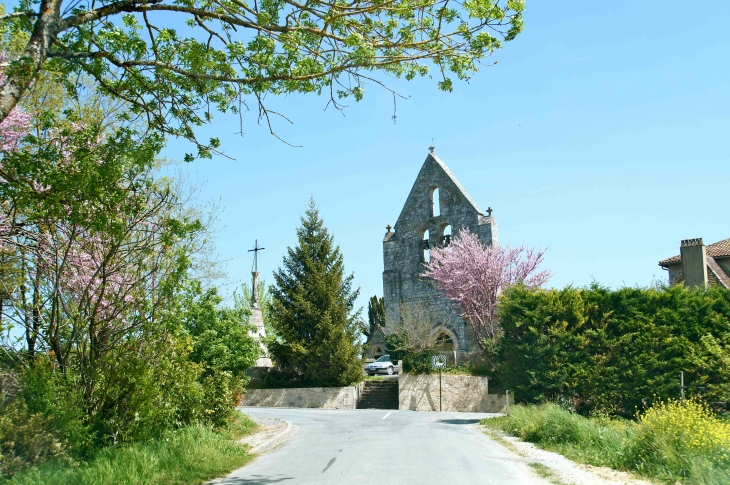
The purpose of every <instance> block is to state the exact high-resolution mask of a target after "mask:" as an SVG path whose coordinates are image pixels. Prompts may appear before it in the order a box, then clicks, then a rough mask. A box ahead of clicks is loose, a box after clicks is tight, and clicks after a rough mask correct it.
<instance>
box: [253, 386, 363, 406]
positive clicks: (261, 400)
mask: <svg viewBox="0 0 730 485" xmlns="http://www.w3.org/2000/svg"><path fill="white" fill-rule="evenodd" d="M360 392H362V384H360V385H358V386H351V387H307V388H292V389H249V390H247V391H246V394H245V395H244V396H243V400H242V401H241V406H254V407H279V408H321V409H355V406H356V405H357V401H358V400H359V396H360Z"/></svg>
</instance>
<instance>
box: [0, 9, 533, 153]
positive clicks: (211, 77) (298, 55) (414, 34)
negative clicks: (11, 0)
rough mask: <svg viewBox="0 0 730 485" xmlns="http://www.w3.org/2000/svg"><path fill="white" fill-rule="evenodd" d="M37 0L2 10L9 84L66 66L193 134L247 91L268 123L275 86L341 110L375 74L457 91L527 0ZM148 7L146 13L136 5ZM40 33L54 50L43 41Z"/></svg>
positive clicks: (512, 26)
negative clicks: (48, 5)
mask: <svg viewBox="0 0 730 485" xmlns="http://www.w3.org/2000/svg"><path fill="white" fill-rule="evenodd" d="M40 5H41V4H40V3H38V2H34V1H31V0H23V1H20V2H19V5H18V6H17V7H16V12H23V13H19V14H18V15H16V16H13V17H11V18H3V19H2V20H0V28H3V29H4V31H5V32H6V33H8V32H12V34H13V36H14V37H15V41H14V42H12V43H11V44H13V45H14V46H15V47H14V48H13V49H12V50H11V52H12V53H13V54H15V55H16V58H15V59H13V61H14V62H12V64H11V65H10V66H8V68H7V71H6V72H7V74H8V76H9V78H10V83H11V85H12V88H11V90H14V89H17V91H18V92H19V93H23V91H25V90H26V89H27V88H28V86H30V85H31V83H32V80H33V79H35V78H36V77H37V76H38V74H39V70H57V71H60V72H62V73H63V74H64V75H65V77H66V79H67V84H68V86H69V89H71V90H72V91H73V90H75V89H76V86H75V85H74V80H75V79H77V78H78V75H79V74H82V75H85V76H88V77H90V78H91V79H93V80H94V82H95V83H96V84H97V86H99V88H100V89H102V90H103V91H104V92H105V93H107V94H109V95H111V96H114V97H117V98H119V99H123V100H126V101H127V102H128V103H129V105H130V111H129V112H127V113H124V116H126V117H127V118H128V119H133V118H143V119H145V120H146V122H147V123H148V124H149V125H150V126H151V128H152V129H153V130H155V131H157V132H160V133H169V134H173V135H175V136H181V137H185V138H188V139H193V140H194V139H195V136H194V133H193V129H194V128H195V127H197V126H199V125H201V124H203V123H208V122H210V120H211V119H212V115H211V111H213V110H211V109H210V108H211V106H212V107H213V108H217V109H218V110H219V111H221V112H226V111H233V112H238V111H239V110H240V108H241V103H242V102H243V103H245V101H246V99H248V100H249V101H250V102H252V103H253V104H254V105H257V106H258V108H259V113H260V114H259V116H260V118H262V119H263V120H264V121H265V122H269V111H268V110H267V109H266V107H265V104H264V103H265V99H266V95H267V94H273V95H281V94H289V93H317V94H322V93H325V95H326V96H328V97H329V98H330V102H331V103H333V104H334V106H335V107H336V108H338V109H343V108H344V106H343V105H342V104H340V103H341V102H342V99H344V98H349V97H352V98H354V99H355V100H356V101H359V100H361V99H362V98H363V95H364V93H365V84H367V83H368V81H371V80H374V81H375V82H376V83H377V84H380V83H381V82H382V80H378V78H377V73H381V74H382V75H384V76H395V77H398V78H405V79H406V80H411V79H414V78H416V77H423V76H429V73H430V71H431V70H433V71H434V73H435V74H434V75H435V77H436V80H437V85H438V87H439V88H440V89H442V90H444V91H451V90H452V89H453V85H454V81H453V80H452V79H451V77H450V76H454V77H455V78H456V79H459V80H468V79H469V77H470V76H471V75H472V74H473V73H476V72H477V71H478V69H479V65H480V64H482V63H483V62H484V60H485V59H486V58H487V57H489V56H490V55H491V54H492V53H493V52H494V51H495V50H497V49H500V48H501V47H502V44H503V41H510V40H512V39H514V38H515V36H516V35H517V34H518V33H519V32H521V30H522V27H523V23H522V12H523V10H524V2H523V1H521V0H508V1H494V0H470V1H467V2H464V3H462V4H460V5H459V6H458V7H457V6H456V5H455V4H448V3H447V2H443V1H429V2H412V1H409V0H397V1H394V2H388V3H384V2H380V1H366V2H362V1H357V2H354V1H351V2H330V1H321V2H318V3H317V5H316V6H312V5H300V4H296V3H291V2H283V1H266V2H259V3H256V2H254V3H251V4H248V3H242V2H231V1H225V2H222V3H210V2H207V1H203V0H189V1H185V2H176V1H167V0H165V1H156V2H152V3H150V2H143V1H140V0H132V1H130V2H126V3H125V2H123V3H119V2H115V3H111V4H109V5H106V6H98V5H96V6H95V5H94V4H91V6H90V7H89V6H78V8H73V9H68V10H66V11H64V12H63V13H62V14H61V15H60V17H61V19H59V18H58V15H59V13H58V12H56V9H46V10H41V7H40ZM86 9H88V10H89V11H86V12H85V11H84V10H86ZM140 11H144V14H145V15H144V17H142V16H140V15H139V14H133V13H129V12H140ZM176 20H177V21H176ZM51 26H52V27H51ZM179 27H183V28H179ZM32 32H36V35H34V36H32V35H31V33H32ZM40 38H43V39H46V40H45V41H44V42H45V44H44V45H47V46H48V50H47V49H45V48H44V49H41V48H40V47H39V46H38V42H39V39H40ZM323 45H326V46H327V47H326V48H324V49H323V48H322V46H323ZM46 56H48V57H46ZM41 72H42V71H41ZM374 76H375V78H374V79H373V77H374ZM8 98H9V97H8V96H6V97H2V98H0V108H2V109H5V106H8V108H7V109H8V111H9V109H10V108H11V107H12V105H13V104H14V103H12V102H11V99H8ZM5 115H6V113H3V115H2V117H0V119H2V118H4V116H5ZM218 147H219V140H218V139H216V138H212V139H210V141H208V142H206V143H200V144H199V145H198V148H199V152H198V154H199V156H203V157H210V156H211V155H212V154H213V153H215V152H216V150H217V148H218Z"/></svg>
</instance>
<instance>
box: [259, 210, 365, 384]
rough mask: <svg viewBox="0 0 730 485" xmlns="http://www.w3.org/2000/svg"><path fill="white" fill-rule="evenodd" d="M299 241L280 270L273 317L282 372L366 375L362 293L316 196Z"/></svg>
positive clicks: (336, 379)
mask: <svg viewBox="0 0 730 485" xmlns="http://www.w3.org/2000/svg"><path fill="white" fill-rule="evenodd" d="M297 238H298V240H299V243H298V245H297V247H295V248H293V249H292V248H291V247H290V248H287V256H285V257H284V264H283V268H279V269H278V270H277V272H276V273H274V280H275V282H276V285H275V286H274V289H273V295H272V296H273V299H272V300H273V301H272V306H271V322H272V325H273V326H274V328H275V329H276V332H277V335H278V338H277V341H276V342H274V343H272V344H271V345H270V347H269V351H270V352H271V354H272V356H273V357H274V360H275V361H276V363H277V365H278V367H279V369H280V371H281V373H282V377H284V378H286V379H290V380H293V381H296V382H298V383H301V384H305V385H322V386H345V385H348V384H351V383H353V382H357V381H359V380H361V379H362V375H363V369H362V361H361V360H360V353H361V345H360V344H359V343H358V334H359V330H360V324H359V323H358V319H359V313H360V312H359V311H354V305H355V300H356V298H357V296H358V294H359V293H360V290H359V288H358V289H353V287H352V280H353V275H352V274H350V275H349V276H345V266H344V262H343V260H342V254H341V253H340V248H339V246H336V245H335V244H334V238H333V236H332V235H331V234H330V233H329V232H328V231H327V228H326V227H325V225H324V221H323V220H322V219H321V218H320V216H319V210H318V208H317V205H316V204H315V202H314V200H312V199H310V201H309V206H308V207H307V210H306V212H305V215H304V216H302V217H301V226H300V227H298V228H297Z"/></svg>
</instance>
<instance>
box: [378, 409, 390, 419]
mask: <svg viewBox="0 0 730 485" xmlns="http://www.w3.org/2000/svg"><path fill="white" fill-rule="evenodd" d="M392 412H393V411H391V412H390V413H392ZM390 413H388V414H386V415H385V416H383V417H382V418H380V419H385V418H387V417H388V416H390Z"/></svg>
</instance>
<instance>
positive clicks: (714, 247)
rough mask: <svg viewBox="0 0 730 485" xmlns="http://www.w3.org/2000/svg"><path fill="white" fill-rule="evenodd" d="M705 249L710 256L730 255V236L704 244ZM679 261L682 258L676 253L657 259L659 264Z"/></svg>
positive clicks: (721, 256)
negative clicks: (660, 259) (669, 256)
mask: <svg viewBox="0 0 730 485" xmlns="http://www.w3.org/2000/svg"><path fill="white" fill-rule="evenodd" d="M705 250H706V251H707V255H708V256H712V257H713V258H727V257H730V238H728V239H723V240H722V241H717V242H716V243H713V244H710V245H708V246H706V248H705ZM681 262H682V258H681V257H680V255H679V254H678V255H676V256H672V257H671V258H667V259H664V260H662V261H659V266H665V265H667V264H677V263H681Z"/></svg>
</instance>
